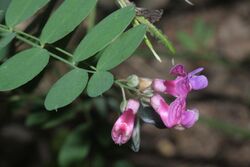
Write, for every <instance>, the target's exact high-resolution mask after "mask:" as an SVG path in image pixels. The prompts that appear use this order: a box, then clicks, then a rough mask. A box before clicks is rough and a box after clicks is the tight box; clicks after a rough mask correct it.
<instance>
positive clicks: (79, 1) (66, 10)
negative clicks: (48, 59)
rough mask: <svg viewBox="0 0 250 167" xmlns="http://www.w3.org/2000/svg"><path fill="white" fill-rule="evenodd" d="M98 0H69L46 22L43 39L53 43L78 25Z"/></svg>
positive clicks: (45, 41) (44, 41)
mask: <svg viewBox="0 0 250 167" xmlns="http://www.w3.org/2000/svg"><path fill="white" fill-rule="evenodd" d="M96 2H97V0H67V1H64V2H63V4H62V5H61V6H60V7H59V8H58V9H57V10H56V11H55V13H53V15H52V16H51V17H50V18H49V20H48V22H47V23H46V25H45V27H44V29H43V31H42V35H41V41H42V42H43V43H53V42H55V41H57V40H59V39H61V38H62V37H64V36H65V35H67V34H69V33H70V32H71V31H73V30H74V29H75V27H76V26H78V25H79V24H80V23H81V22H82V21H83V20H84V18H86V17H87V16H88V14H89V13H90V12H91V10H92V9H93V8H94V7H95V5H96Z"/></svg>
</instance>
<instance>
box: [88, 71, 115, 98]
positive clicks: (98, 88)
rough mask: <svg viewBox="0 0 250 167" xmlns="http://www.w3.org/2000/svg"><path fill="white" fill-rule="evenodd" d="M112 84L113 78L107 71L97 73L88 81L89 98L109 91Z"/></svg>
mask: <svg viewBox="0 0 250 167" xmlns="http://www.w3.org/2000/svg"><path fill="white" fill-rule="evenodd" d="M113 83H114V76H113V75H112V74H111V73H110V72H107V71H97V72H96V73H95V74H94V75H93V76H92V77H91V78H90V80H89V83H88V87H87V93H88V95H89V96H90V97H97V96H99V95H101V94H102V93H104V92H106V91H107V90H109V89H110V88H111V86H112V84H113Z"/></svg>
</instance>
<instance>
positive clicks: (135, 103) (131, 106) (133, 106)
mask: <svg viewBox="0 0 250 167" xmlns="http://www.w3.org/2000/svg"><path fill="white" fill-rule="evenodd" d="M139 107H140V103H139V102H138V101H137V100H133V99H129V100H128V103H127V106H126V108H125V110H129V109H131V110H132V111H133V113H134V114H136V113H137V111H138V109H139Z"/></svg>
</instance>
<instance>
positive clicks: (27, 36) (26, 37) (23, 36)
mask: <svg viewBox="0 0 250 167" xmlns="http://www.w3.org/2000/svg"><path fill="white" fill-rule="evenodd" d="M0 30H1V31H6V32H15V33H16V38H17V39H19V40H20V41H23V42H25V43H27V44H29V45H31V46H33V47H36V48H41V49H44V48H43V46H41V44H40V39H39V38H37V37H34V36H32V35H30V34H27V33H25V32H22V31H18V30H12V31H11V30H9V29H8V27H7V26H4V25H2V24H0ZM29 39H32V40H35V41H36V42H38V43H39V44H37V43H35V42H33V41H31V40H29ZM55 49H56V50H59V51H60V52H62V53H64V54H65V55H68V56H70V57H73V55H72V54H70V53H68V52H66V51H64V50H63V49H61V48H58V47H56V48H55ZM47 51H48V50H47ZM48 52H49V54H50V55H51V57H53V58H54V59H57V60H59V61H61V62H63V63H65V64H67V65H69V66H71V67H72V68H75V69H77V68H79V67H77V66H75V65H74V64H73V63H71V62H69V61H68V60H66V59H64V58H62V57H60V56H58V55H56V54H54V53H52V52H50V51H48ZM84 70H85V71H87V72H88V73H95V71H92V70H87V69H84Z"/></svg>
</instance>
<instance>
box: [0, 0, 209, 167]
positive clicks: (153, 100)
mask: <svg viewBox="0 0 250 167" xmlns="http://www.w3.org/2000/svg"><path fill="white" fill-rule="evenodd" d="M53 3H54V1H53V2H52V1H49V0H36V1H34V0H12V1H11V3H10V4H9V6H8V8H7V9H6V12H5V17H4V19H5V20H4V24H0V36H1V39H0V49H3V48H8V46H9V45H10V44H12V43H14V44H16V45H17V46H18V45H21V46H23V47H22V49H20V50H21V51H19V49H16V50H18V51H15V55H14V56H11V57H8V56H6V57H4V58H3V63H2V64H1V66H0V91H2V92H9V91H12V90H14V89H16V88H20V87H21V88H20V89H22V86H23V85H25V84H28V83H30V81H34V80H36V77H40V75H42V74H44V73H47V71H46V70H48V69H49V67H51V68H52V67H53V69H54V68H55V67H56V65H55V62H54V61H53V60H57V61H59V62H61V63H64V64H65V65H67V67H66V69H67V70H66V72H64V74H62V75H60V76H59V77H58V80H57V81H56V82H55V83H53V84H52V86H51V88H50V89H49V90H48V93H47V94H46V97H45V100H44V107H45V109H46V110H49V111H50V110H55V111H58V110H63V109H65V107H66V106H67V107H68V106H69V105H70V104H71V103H72V102H75V100H76V99H79V100H82V98H81V96H88V98H89V99H92V98H95V97H98V96H101V95H103V94H104V93H106V92H107V91H108V90H109V89H110V88H111V87H112V86H113V85H114V86H117V87H119V88H120V89H121V92H122V97H123V100H122V105H121V111H122V112H121V115H120V116H119V118H118V119H117V121H116V122H115V124H114V126H113V128H112V132H111V136H112V139H113V141H114V142H115V143H116V144H119V145H121V144H125V143H127V142H128V141H129V140H130V139H131V143H132V145H131V146H132V149H133V150H134V151H138V150H139V148H140V124H141V121H143V122H145V123H150V124H154V125H155V126H157V127H159V128H175V129H186V128H190V127H192V126H193V125H194V124H195V122H196V121H197V120H198V117H199V113H198V110H197V109H187V106H186V105H187V97H188V93H189V92H190V91H191V90H200V89H203V88H205V87H207V85H208V80H207V78H206V77H205V76H204V75H198V73H200V72H201V71H202V70H203V68H198V69H196V70H194V71H192V72H189V73H188V72H187V71H186V69H185V68H184V66H183V65H176V66H174V67H173V68H172V69H171V70H170V74H171V75H174V76H176V79H175V80H163V79H149V78H141V77H138V76H136V75H131V76H129V77H128V78H127V79H117V78H116V77H114V75H113V74H112V73H111V72H110V70H112V69H114V68H115V67H117V66H118V65H119V64H121V63H122V62H124V61H125V60H126V59H128V58H129V57H130V56H132V55H133V53H134V52H135V50H136V49H137V48H138V47H139V45H140V44H141V43H142V42H144V43H145V44H146V46H147V47H148V48H149V50H150V51H151V52H152V55H153V56H154V57H155V58H156V60H158V61H159V62H161V58H160V57H159V55H158V54H157V53H156V51H155V50H154V47H153V45H152V43H151V41H150V40H149V38H148V36H149V35H151V36H153V37H155V38H156V39H157V40H158V41H159V42H161V43H162V44H163V45H164V46H165V47H166V48H167V49H168V50H169V52H170V53H171V54H174V53H175V49H174V47H173V46H172V44H171V42H170V41H169V40H168V38H167V37H166V35H164V34H163V33H162V32H161V31H160V30H159V29H158V28H157V27H156V26H155V25H154V24H153V22H155V21H157V20H159V19H160V17H161V15H162V11H161V10H157V12H154V17H151V15H150V14H149V13H150V12H149V11H150V10H148V9H144V8H137V7H136V6H135V4H133V3H131V2H130V1H128V0H117V4H118V5H119V7H120V9H117V10H116V11H114V12H113V13H111V14H110V15H109V16H107V17H105V18H104V19H102V20H101V21H100V22H99V23H97V24H96V25H95V26H89V27H87V28H86V30H87V33H86V35H85V36H84V37H81V38H82V39H81V40H80V43H79V44H77V46H76V48H75V49H74V51H67V48H66V49H62V48H61V47H58V46H57V42H59V41H61V40H67V42H68V38H69V37H71V35H72V34H74V33H75V32H76V31H77V30H79V29H82V27H84V26H83V24H81V23H82V22H83V21H84V22H89V20H91V18H92V17H93V15H94V14H93V13H95V10H96V8H95V6H96V4H97V0H67V1H63V2H62V3H61V4H60V5H59V7H58V8H56V10H55V11H54V12H53V13H52V14H51V16H50V17H49V18H48V20H46V23H45V24H44V25H42V26H41V32H37V33H34V32H33V31H29V29H28V28H27V29H26V30H24V29H22V26H18V25H20V24H22V23H23V22H24V21H26V20H27V19H30V20H29V21H30V22H32V21H34V20H36V19H37V18H36V17H38V16H39V15H35V13H37V11H40V13H43V12H44V13H46V11H47V9H50V5H51V4H52V5H53ZM17 11H18V12H17ZM151 12H152V11H151ZM155 14H156V15H157V16H155ZM32 16H33V17H32ZM85 18H87V19H86V20H87V21H85ZM32 19H34V20H32ZM90 23H91V22H90ZM90 23H89V24H88V25H93V24H90ZM92 23H93V22H92ZM79 25H80V26H79ZM34 31H35V30H34ZM67 42H66V43H67ZM16 45H15V46H16ZM27 48H28V49H27ZM68 50H69V49H68ZM72 50H73V49H72ZM93 57H94V58H95V59H93ZM49 65H51V66H49ZM45 69H46V70H45ZM39 74H40V75H39ZM84 90H86V95H85V93H83V92H84ZM160 93H162V94H167V95H171V96H173V97H174V98H175V100H174V101H173V102H172V103H170V104H167V103H166V102H165V100H164V98H163V97H162V96H161V95H160ZM128 94H129V96H130V97H129V98H128V99H127V97H126V96H127V95H128ZM84 107H86V106H84ZM66 109H67V108H66ZM40 114H41V113H39V114H38V115H36V116H34V117H31V119H30V120H33V119H36V121H37V120H38V121H37V122H43V121H44V120H46V121H47V115H45V116H44V115H43V116H44V117H43V116H41V115H40ZM42 114H43V113H42ZM85 114H86V113H85ZM75 115H76V114H75V113H73V114H72V115H69V116H68V115H67V117H62V118H61V120H68V119H70V118H72V117H74V116H75ZM89 117H90V116H89V115H88V114H86V115H85V118H86V120H90V121H88V123H86V126H80V127H78V128H76V129H75V130H74V131H73V132H72V134H71V135H69V136H68V137H67V139H66V141H65V143H64V145H63V146H62V148H61V151H60V155H59V163H60V164H63V166H70V165H71V163H72V161H74V160H78V159H81V158H83V157H84V156H86V155H87V154H88V152H89V147H85V150H84V151H83V149H81V150H79V148H81V147H79V148H78V147H77V146H76V145H80V146H82V145H87V144H86V143H88V142H90V141H86V142H82V141H81V142H80V141H79V139H80V138H81V137H82V136H81V134H80V133H82V132H83V131H86V129H88V128H90V127H91V125H93V121H92V120H91V119H89ZM43 119H44V120H43ZM29 122H32V121H29ZM62 122H63V121H62ZM51 124H52V125H53V123H51ZM51 124H49V125H48V124H47V127H51V126H52V125H51ZM54 124H58V123H57V122H56V123H54ZM84 134H85V132H84ZM68 150H70V151H68ZM69 152H70V153H72V152H73V153H72V154H74V155H77V156H72V157H73V158H72V157H71V154H70V155H69ZM69 157H70V158H69ZM65 164H66V165H65Z"/></svg>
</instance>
